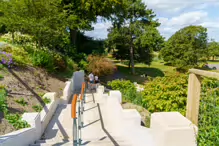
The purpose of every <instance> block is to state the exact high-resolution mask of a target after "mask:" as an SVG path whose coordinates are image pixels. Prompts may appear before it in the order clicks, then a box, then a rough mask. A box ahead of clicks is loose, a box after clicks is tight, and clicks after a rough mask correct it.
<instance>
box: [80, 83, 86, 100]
mask: <svg viewBox="0 0 219 146" xmlns="http://www.w3.org/2000/svg"><path fill="white" fill-rule="evenodd" d="M84 90H85V82H83V83H82V87H81V97H80V100H83V97H84Z"/></svg>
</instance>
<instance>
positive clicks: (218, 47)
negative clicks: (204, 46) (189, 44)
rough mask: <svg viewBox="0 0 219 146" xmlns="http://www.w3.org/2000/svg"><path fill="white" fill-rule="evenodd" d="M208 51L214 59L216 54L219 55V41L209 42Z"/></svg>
mask: <svg viewBox="0 0 219 146" xmlns="http://www.w3.org/2000/svg"><path fill="white" fill-rule="evenodd" d="M208 53H209V57H213V60H214V59H215V57H216V56H219V43H218V42H215V41H214V40H212V42H210V43H209V44H208Z"/></svg>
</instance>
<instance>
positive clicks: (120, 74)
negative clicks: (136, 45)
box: [100, 65, 164, 86]
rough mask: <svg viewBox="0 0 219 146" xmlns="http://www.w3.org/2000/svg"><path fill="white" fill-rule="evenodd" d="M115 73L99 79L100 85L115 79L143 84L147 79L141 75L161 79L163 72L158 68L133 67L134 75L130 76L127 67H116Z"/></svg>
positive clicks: (129, 70)
mask: <svg viewBox="0 0 219 146" xmlns="http://www.w3.org/2000/svg"><path fill="white" fill-rule="evenodd" d="M117 70H118V71H117V72H115V73H114V74H113V75H109V76H104V77H100V80H101V84H103V85H104V86H106V85H107V82H108V81H112V80H116V79H125V80H130V81H131V82H137V83H140V84H143V83H145V82H146V81H147V77H143V76H141V75H143V74H145V75H147V76H150V77H163V76H164V72H163V71H161V70H160V69H158V68H153V67H135V72H136V73H135V75H132V73H131V69H129V68H128V67H127V66H120V65H118V66H117Z"/></svg>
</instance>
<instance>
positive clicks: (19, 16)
mask: <svg viewBox="0 0 219 146" xmlns="http://www.w3.org/2000/svg"><path fill="white" fill-rule="evenodd" d="M0 8H1V9H2V10H3V16H2V17H0V22H1V24H3V25H5V26H6V29H7V30H8V31H9V32H11V33H12V37H13V34H14V32H15V31H19V32H21V33H26V34H30V35H32V36H33V39H34V40H35V41H36V44H37V45H38V47H39V48H41V47H42V46H47V47H49V48H50V49H54V48H55V46H56V45H57V44H59V43H60V41H59V40H60V36H63V35H64V33H66V21H65V19H64V18H65V17H66V13H65V12H64V11H63V10H62V9H61V8H60V0H48V1H44V0H38V1H26V0H20V1H17V0H10V1H2V2H1V4H0ZM56 38H57V39H56Z"/></svg>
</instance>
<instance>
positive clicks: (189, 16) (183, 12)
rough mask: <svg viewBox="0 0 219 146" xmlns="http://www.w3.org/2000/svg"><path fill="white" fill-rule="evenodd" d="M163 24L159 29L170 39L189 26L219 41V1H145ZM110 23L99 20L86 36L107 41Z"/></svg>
mask: <svg viewBox="0 0 219 146" xmlns="http://www.w3.org/2000/svg"><path fill="white" fill-rule="evenodd" d="M143 2H144V3H145V4H146V5H147V7H148V8H149V9H152V10H153V11H154V12H155V14H156V15H157V16H156V18H157V19H158V20H159V22H161V26H160V27H159V28H158V30H159V31H160V33H161V35H162V36H164V37H165V38H166V39H168V38H169V37H170V36H171V35H173V34H174V33H175V32H176V31H178V30H179V29H181V28H183V27H185V26H189V25H202V26H204V27H206V28H207V29H208V37H209V39H215V40H216V41H219V0H143ZM110 26H111V23H110V22H109V21H103V20H102V19H101V18H98V21H97V23H96V24H93V27H94V30H93V31H89V32H85V34H86V35H88V36H91V37H94V38H100V39H105V38H107V34H108V32H107V28H109V27H110Z"/></svg>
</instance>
